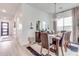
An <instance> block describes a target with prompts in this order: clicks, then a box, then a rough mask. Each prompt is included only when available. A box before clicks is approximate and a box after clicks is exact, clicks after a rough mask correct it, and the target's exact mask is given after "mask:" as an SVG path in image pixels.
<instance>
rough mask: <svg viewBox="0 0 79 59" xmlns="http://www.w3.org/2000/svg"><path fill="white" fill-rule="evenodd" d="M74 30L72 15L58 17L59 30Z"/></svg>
mask: <svg viewBox="0 0 79 59" xmlns="http://www.w3.org/2000/svg"><path fill="white" fill-rule="evenodd" d="M63 30H65V31H72V17H65V18H63V17H62V18H59V19H57V31H63Z"/></svg>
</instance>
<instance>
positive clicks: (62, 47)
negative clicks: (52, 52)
mask: <svg viewBox="0 0 79 59" xmlns="http://www.w3.org/2000/svg"><path fill="white" fill-rule="evenodd" d="M61 52H62V55H63V56H64V52H63V47H61Z"/></svg>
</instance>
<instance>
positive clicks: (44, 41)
mask: <svg viewBox="0 0 79 59" xmlns="http://www.w3.org/2000/svg"><path fill="white" fill-rule="evenodd" d="M40 34H41V36H40V37H41V51H40V53H41V54H42V50H43V48H45V49H47V50H48V53H47V55H49V51H50V48H51V47H52V45H50V43H49V41H48V34H47V33H46V32H41V33H40Z"/></svg>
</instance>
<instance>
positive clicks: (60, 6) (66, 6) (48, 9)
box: [29, 3, 79, 14]
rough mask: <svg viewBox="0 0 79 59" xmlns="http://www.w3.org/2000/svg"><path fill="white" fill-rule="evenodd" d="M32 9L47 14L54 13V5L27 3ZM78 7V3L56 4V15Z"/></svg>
mask: <svg viewBox="0 0 79 59" xmlns="http://www.w3.org/2000/svg"><path fill="white" fill-rule="evenodd" d="M29 5H31V6H32V7H35V8H38V9H40V10H42V11H45V12H47V13H51V14H52V13H54V12H55V3H29ZM77 6H79V3H56V13H59V12H62V11H65V10H68V9H71V8H74V7H77Z"/></svg>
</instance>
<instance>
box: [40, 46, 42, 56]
mask: <svg viewBox="0 0 79 59" xmlns="http://www.w3.org/2000/svg"><path fill="white" fill-rule="evenodd" d="M40 54H41V55H42V46H41V51H40Z"/></svg>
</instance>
